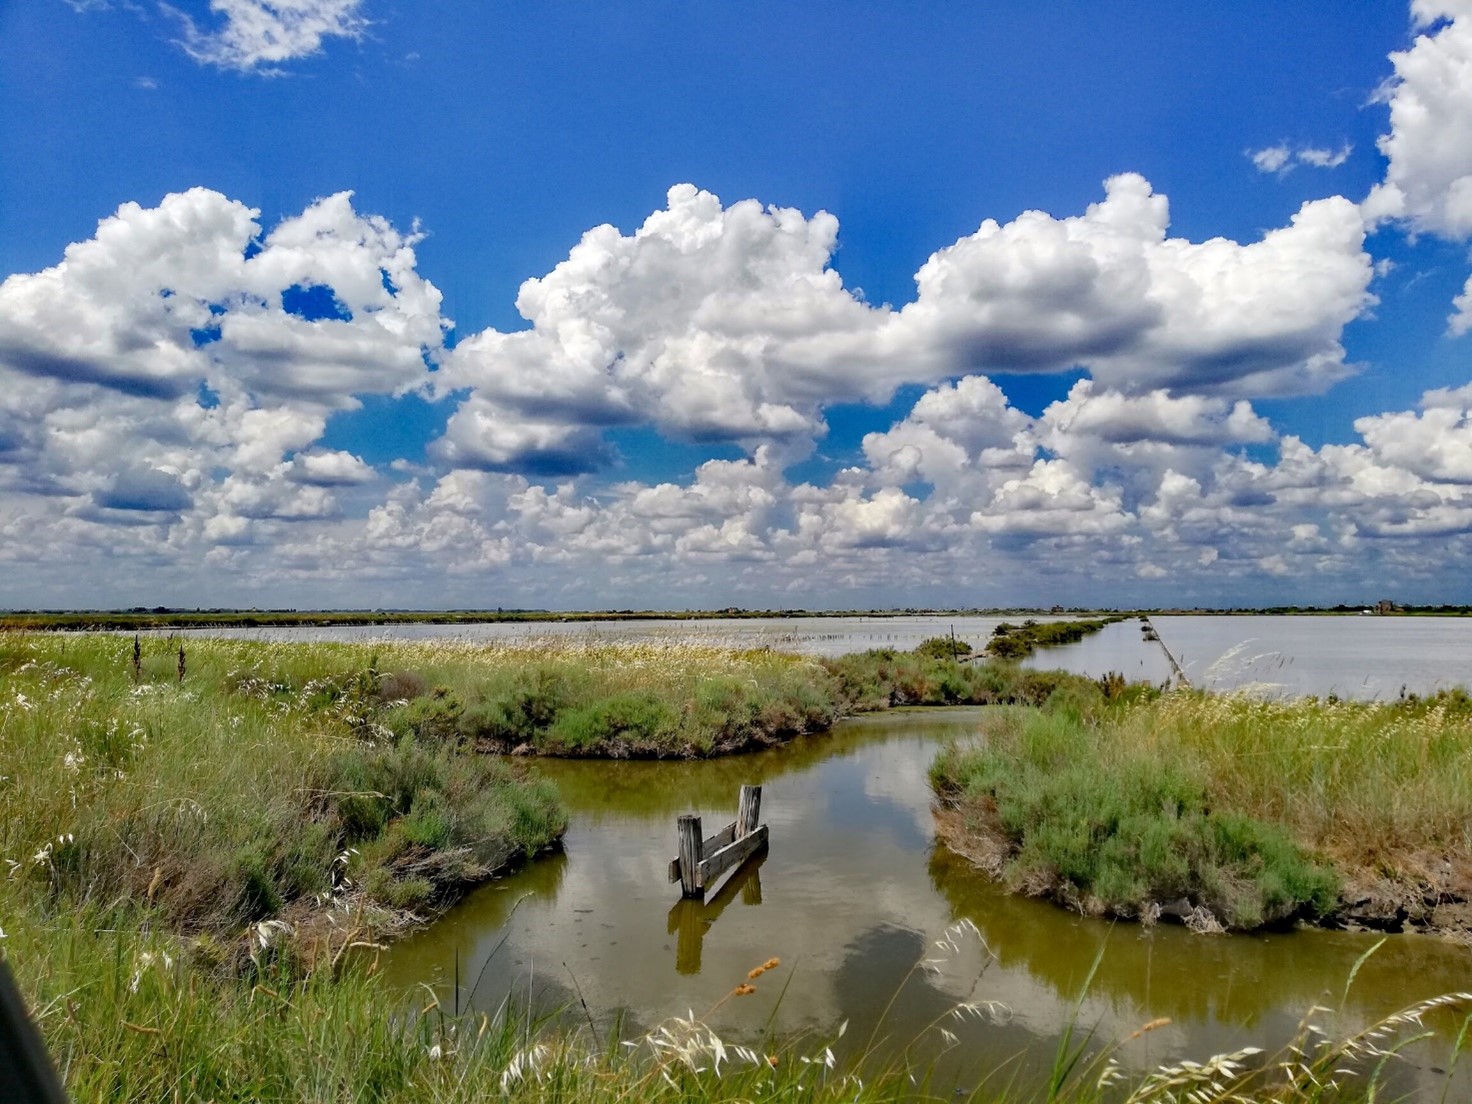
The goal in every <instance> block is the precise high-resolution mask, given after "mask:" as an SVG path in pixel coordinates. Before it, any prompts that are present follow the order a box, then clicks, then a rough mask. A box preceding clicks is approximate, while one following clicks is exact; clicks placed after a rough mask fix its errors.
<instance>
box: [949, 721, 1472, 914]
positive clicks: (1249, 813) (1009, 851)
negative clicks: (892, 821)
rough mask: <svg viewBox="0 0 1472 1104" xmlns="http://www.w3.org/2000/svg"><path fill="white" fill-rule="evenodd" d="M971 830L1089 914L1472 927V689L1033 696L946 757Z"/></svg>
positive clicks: (1036, 890) (1035, 890)
mask: <svg viewBox="0 0 1472 1104" xmlns="http://www.w3.org/2000/svg"><path fill="white" fill-rule="evenodd" d="M932 781H933V783H934V784H935V786H936V788H937V790H938V791H939V792H940V793H941V794H942V795H943V796H944V797H945V798H946V799H947V800H948V801H949V802H950V803H951V805H952V806H953V807H954V810H955V816H954V817H953V818H952V820H951V822H950V830H951V834H952V836H953V838H954V839H955V841H956V843H957V846H958V847H960V848H961V849H963V850H966V851H968V852H969V853H971V854H972V855H974V856H975V857H976V859H977V860H978V861H979V862H980V863H981V864H982V865H984V866H987V867H988V868H990V869H991V870H992V871H993V873H995V874H997V875H999V876H1000V877H1002V878H1004V879H1005V880H1006V881H1007V882H1008V883H1009V884H1010V885H1011V886H1013V887H1014V888H1016V889H1018V890H1021V891H1023V892H1027V893H1032V894H1036V895H1045V896H1052V897H1054V898H1056V899H1059V900H1062V901H1064V902H1065V903H1068V904H1070V905H1072V906H1074V907H1076V908H1079V909H1081V910H1082V911H1085V912H1096V913H1110V914H1115V915H1122V916H1146V917H1149V916H1152V915H1154V914H1156V913H1157V912H1158V910H1159V909H1160V908H1161V907H1165V908H1166V909H1167V910H1174V911H1176V912H1177V913H1179V914H1181V915H1182V916H1183V917H1190V918H1192V919H1193V920H1194V921H1195V922H1196V923H1198V924H1201V925H1203V926H1208V927H1209V926H1212V924H1213V922H1214V921H1215V922H1219V923H1221V924H1223V925H1225V926H1227V927H1235V928H1252V927H1256V926H1259V925H1261V924H1270V923H1274V922H1279V921H1285V920H1288V919H1292V918H1296V917H1307V918H1311V919H1318V920H1326V921H1330V922H1333V921H1336V920H1345V921H1353V922H1359V923H1365V924H1372V925H1376V926H1384V927H1387V928H1392V929H1395V928H1399V927H1401V926H1406V925H1409V926H1431V927H1438V928H1443V929H1452V930H1464V931H1467V930H1472V924H1469V923H1468V913H1467V907H1466V905H1467V899H1468V896H1469V891H1472V701H1469V700H1468V698H1467V697H1466V696H1465V695H1464V694H1461V693H1460V692H1457V693H1450V694H1442V695H1438V696H1436V697H1434V698H1430V699H1425V700H1415V699H1411V700H1407V701H1402V702H1393V703H1375V704H1370V703H1351V702H1334V703H1327V702H1319V701H1312V700H1309V701H1300V702H1264V701H1256V700H1253V699H1250V698H1245V697H1234V696H1225V695H1210V694H1204V693H1196V692H1179V693H1174V694H1168V695H1165V696H1161V697H1159V698H1153V699H1141V700H1136V701H1133V702H1131V703H1128V704H1117V703H1104V704H1102V705H1101V704H1100V703H1097V702H1096V703H1092V704H1091V703H1088V702H1080V703H1078V707H1076V708H1059V709H1053V710H1049V711H1044V712H1037V711H1018V712H1013V713H1009V714H1005V715H1002V716H999V717H998V718H996V720H995V723H993V724H992V725H991V726H990V727H989V728H988V729H987V731H986V733H985V735H984V737H983V739H981V740H980V741H979V742H978V743H977V744H975V745H974V746H970V747H958V748H953V749H951V750H949V751H947V752H946V753H944V754H943V755H942V756H941V757H940V758H939V759H938V760H937V761H936V763H935V765H934V766H933V768H932Z"/></svg>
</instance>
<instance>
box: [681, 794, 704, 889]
mask: <svg viewBox="0 0 1472 1104" xmlns="http://www.w3.org/2000/svg"><path fill="white" fill-rule="evenodd" d="M679 836H680V858H679V863H680V892H681V894H683V895H684V896H686V897H700V896H703V895H704V893H705V887H704V886H703V885H701V884H700V883H699V882H698V881H697V880H696V879H697V878H698V877H699V872H700V851H701V847H700V844H701V837H700V818H699V817H698V816H691V815H689V814H686V815H685V816H682V817H681V818H680V821H679Z"/></svg>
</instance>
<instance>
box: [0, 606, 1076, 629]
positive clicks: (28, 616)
mask: <svg viewBox="0 0 1472 1104" xmlns="http://www.w3.org/2000/svg"><path fill="white" fill-rule="evenodd" d="M1038 612H1040V611H1036V610H1032V611H1030V610H1025V609H1005V610H1003V609H986V610H984V609H968V610H956V609H944V610H943V609H918V608H913V609H889V610H808V609H765V610H749V609H741V608H738V607H734V606H732V607H728V608H725V609H712V610H633V609H622V610H581V611H571V612H568V611H562V610H546V609H493V610H295V609H272V610H257V609H251V610H241V609H207V610H202V609H172V608H168V607H163V606H155V607H153V608H147V607H142V606H136V607H134V608H132V609H126V610H17V611H13V612H10V613H6V614H0V630H4V629H19V630H26V631H34V630H38V629H39V630H45V629H56V630H74V631H81V630H85V631H94V632H95V631H106V630H124V631H134V630H138V631H146V630H150V629H212V628H265V627H270V628H290V627H295V626H332V625H402V624H427V625H469V624H486V623H494V622H507V621H509V622H518V621H699V620H715V619H753V620H755V619H761V618H776V617H1002V616H1017V615H1020V614H1027V613H1038ZM1059 612H1061V611H1059ZM1067 612H1069V613H1088V612H1092V611H1088V610H1069V611H1067ZM1055 615H1056V614H1055Z"/></svg>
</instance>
